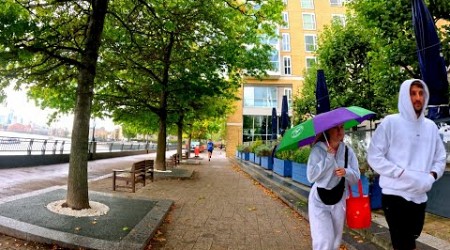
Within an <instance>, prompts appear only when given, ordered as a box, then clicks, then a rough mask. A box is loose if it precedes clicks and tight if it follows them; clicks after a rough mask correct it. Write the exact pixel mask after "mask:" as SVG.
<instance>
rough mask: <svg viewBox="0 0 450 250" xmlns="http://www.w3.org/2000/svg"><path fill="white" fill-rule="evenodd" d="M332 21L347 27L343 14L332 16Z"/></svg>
mask: <svg viewBox="0 0 450 250" xmlns="http://www.w3.org/2000/svg"><path fill="white" fill-rule="evenodd" d="M331 20H332V21H333V22H338V23H340V24H341V25H342V26H345V16H344V15H342V14H331Z"/></svg>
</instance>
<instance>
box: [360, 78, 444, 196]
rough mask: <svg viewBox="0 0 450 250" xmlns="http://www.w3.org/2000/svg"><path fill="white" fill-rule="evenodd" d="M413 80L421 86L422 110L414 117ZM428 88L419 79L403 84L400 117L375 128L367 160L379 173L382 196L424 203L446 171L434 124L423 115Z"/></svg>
mask: <svg viewBox="0 0 450 250" xmlns="http://www.w3.org/2000/svg"><path fill="white" fill-rule="evenodd" d="M414 81H418V82H420V83H421V84H422V86H423V90H424V99H425V101H424V104H423V105H424V106H423V107H424V108H423V109H422V114H421V115H420V116H419V118H417V115H416V113H415V111H414V107H413V105H412V103H411V98H410V94H409V91H410V86H411V83H412V82H414ZM428 99H429V91H428V87H427V86H426V84H425V83H424V82H423V81H422V80H417V79H412V80H407V81H404V82H403V83H402V85H401V87H400V93H399V97H398V110H399V112H400V113H399V114H394V115H388V116H386V117H385V118H384V120H383V121H382V122H381V124H380V125H379V126H378V128H377V129H376V131H375V133H374V135H373V137H372V140H371V143H370V145H369V149H368V151H367V161H368V163H369V165H370V166H371V167H372V168H373V169H374V170H375V172H377V173H378V174H380V187H381V188H382V192H383V194H390V195H397V196H401V197H403V198H405V199H406V200H408V201H412V202H415V203H423V202H426V201H427V199H428V197H427V194H426V192H428V191H429V190H430V189H431V187H432V185H433V183H434V182H435V179H434V178H433V176H432V175H431V174H430V172H431V171H434V172H436V173H437V176H438V178H440V177H441V176H442V175H443V173H444V170H445V164H446V152H445V148H444V144H443V141H442V139H441V138H440V136H439V131H438V128H437V126H436V124H435V123H434V122H433V121H431V120H430V119H428V118H425V116H424V109H425V107H426V106H427V104H428Z"/></svg>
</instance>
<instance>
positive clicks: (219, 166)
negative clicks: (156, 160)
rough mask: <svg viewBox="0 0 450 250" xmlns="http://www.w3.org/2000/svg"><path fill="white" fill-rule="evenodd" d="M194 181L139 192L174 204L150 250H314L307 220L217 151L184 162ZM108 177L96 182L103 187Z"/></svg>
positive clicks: (158, 182)
mask: <svg viewBox="0 0 450 250" xmlns="http://www.w3.org/2000/svg"><path fill="white" fill-rule="evenodd" d="M182 168H187V169H192V170H194V171H195V174H194V177H193V178H192V179H191V180H177V179H172V180H158V179H157V180H156V181H155V182H153V183H150V184H149V185H146V186H145V187H142V188H139V189H138V190H137V192H136V195H139V196H140V195H142V196H145V197H150V198H156V199H160V198H164V199H170V200H173V201H174V202H175V205H174V206H173V207H172V209H171V212H170V213H169V215H168V217H167V218H166V220H165V223H164V224H163V225H162V227H161V228H160V230H159V231H158V232H157V234H156V236H155V237H154V239H153V240H152V242H151V244H150V246H149V248H150V249H230V250H231V249H280V250H281V249H283V250H284V249H310V248H311V240H310V235H309V224H308V222H307V221H306V220H305V219H304V218H302V217H301V216H299V214H298V213H296V212H294V211H293V210H292V209H290V208H289V207H288V206H287V205H286V204H284V203H283V202H281V200H279V199H278V198H277V197H276V196H274V195H273V194H272V193H270V192H268V191H267V190H266V189H264V188H263V187H262V186H261V185H259V183H257V182H254V181H253V180H252V179H251V178H250V177H249V176H248V175H247V174H245V173H244V172H242V171H241V170H240V169H239V168H238V167H236V166H232V164H231V163H230V162H229V161H228V160H227V159H226V158H225V156H224V154H219V153H218V152H214V155H213V158H212V159H211V161H210V162H209V161H206V160H203V161H201V164H200V165H183V166H182ZM110 184H111V180H110V178H108V179H104V180H100V181H96V182H94V183H92V186H91V187H92V190H96V191H105V189H108V188H109V185H110Z"/></svg>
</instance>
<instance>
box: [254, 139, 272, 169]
mask: <svg viewBox="0 0 450 250" xmlns="http://www.w3.org/2000/svg"><path fill="white" fill-rule="evenodd" d="M255 153H256V156H257V157H259V158H260V165H261V167H263V168H265V169H269V170H271V169H272V168H273V160H272V148H271V147H270V146H268V145H266V144H262V145H259V146H258V147H257V148H256V149H255Z"/></svg>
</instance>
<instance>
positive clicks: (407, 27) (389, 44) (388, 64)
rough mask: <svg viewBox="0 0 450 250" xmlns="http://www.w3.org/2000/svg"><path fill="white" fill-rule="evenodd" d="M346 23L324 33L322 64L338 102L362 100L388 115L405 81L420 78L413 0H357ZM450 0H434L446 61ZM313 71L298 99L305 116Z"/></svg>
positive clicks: (449, 49)
mask: <svg viewBox="0 0 450 250" xmlns="http://www.w3.org/2000/svg"><path fill="white" fill-rule="evenodd" d="M347 7H348V9H349V12H348V13H349V14H347V17H346V18H347V20H346V25H345V26H341V25H339V24H337V23H334V24H332V25H331V26H328V27H326V28H325V29H324V31H323V32H322V33H321V34H320V35H319V49H318V50H317V52H316V53H317V57H318V64H317V65H316V66H315V67H316V68H315V69H319V68H322V69H324V72H325V75H326V79H327V86H328V89H329V92H330V100H331V106H332V108H336V107H339V106H349V105H359V106H363V107H366V108H368V109H371V110H373V111H375V112H376V113H377V114H378V117H383V116H384V115H386V114H388V113H392V112H394V111H396V109H397V94H398V89H399V86H400V84H401V83H402V82H403V81H404V80H406V79H408V78H420V70H419V67H418V59H417V52H416V42H415V38H414V31H413V25H412V14H411V3H410V1H409V0H400V1H389V0H378V1H371V0H354V1H351V2H350V3H349V4H348V5H347ZM449 8H450V2H448V1H440V0H436V1H429V10H430V12H431V13H432V15H433V16H434V17H435V20H436V22H438V21H442V20H444V21H447V23H445V22H440V24H441V26H440V29H439V34H440V36H441V38H442V39H441V42H442V45H443V50H442V52H443V54H444V58H446V63H447V65H449V63H450V44H449V43H448V42H445V41H448V40H449V37H450V36H449V34H450V28H449V25H448V22H449V21H450V19H449V15H448V12H446V11H445V10H449ZM315 69H312V70H311V71H310V72H307V75H306V79H305V88H304V89H303V91H302V93H301V96H300V98H298V99H297V100H296V101H295V109H296V112H297V114H298V116H299V117H301V116H303V115H305V114H307V113H308V112H309V113H314V112H315V109H314V106H315V98H314V90H315V84H316V83H315V81H316V76H315V74H316V72H315Z"/></svg>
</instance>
